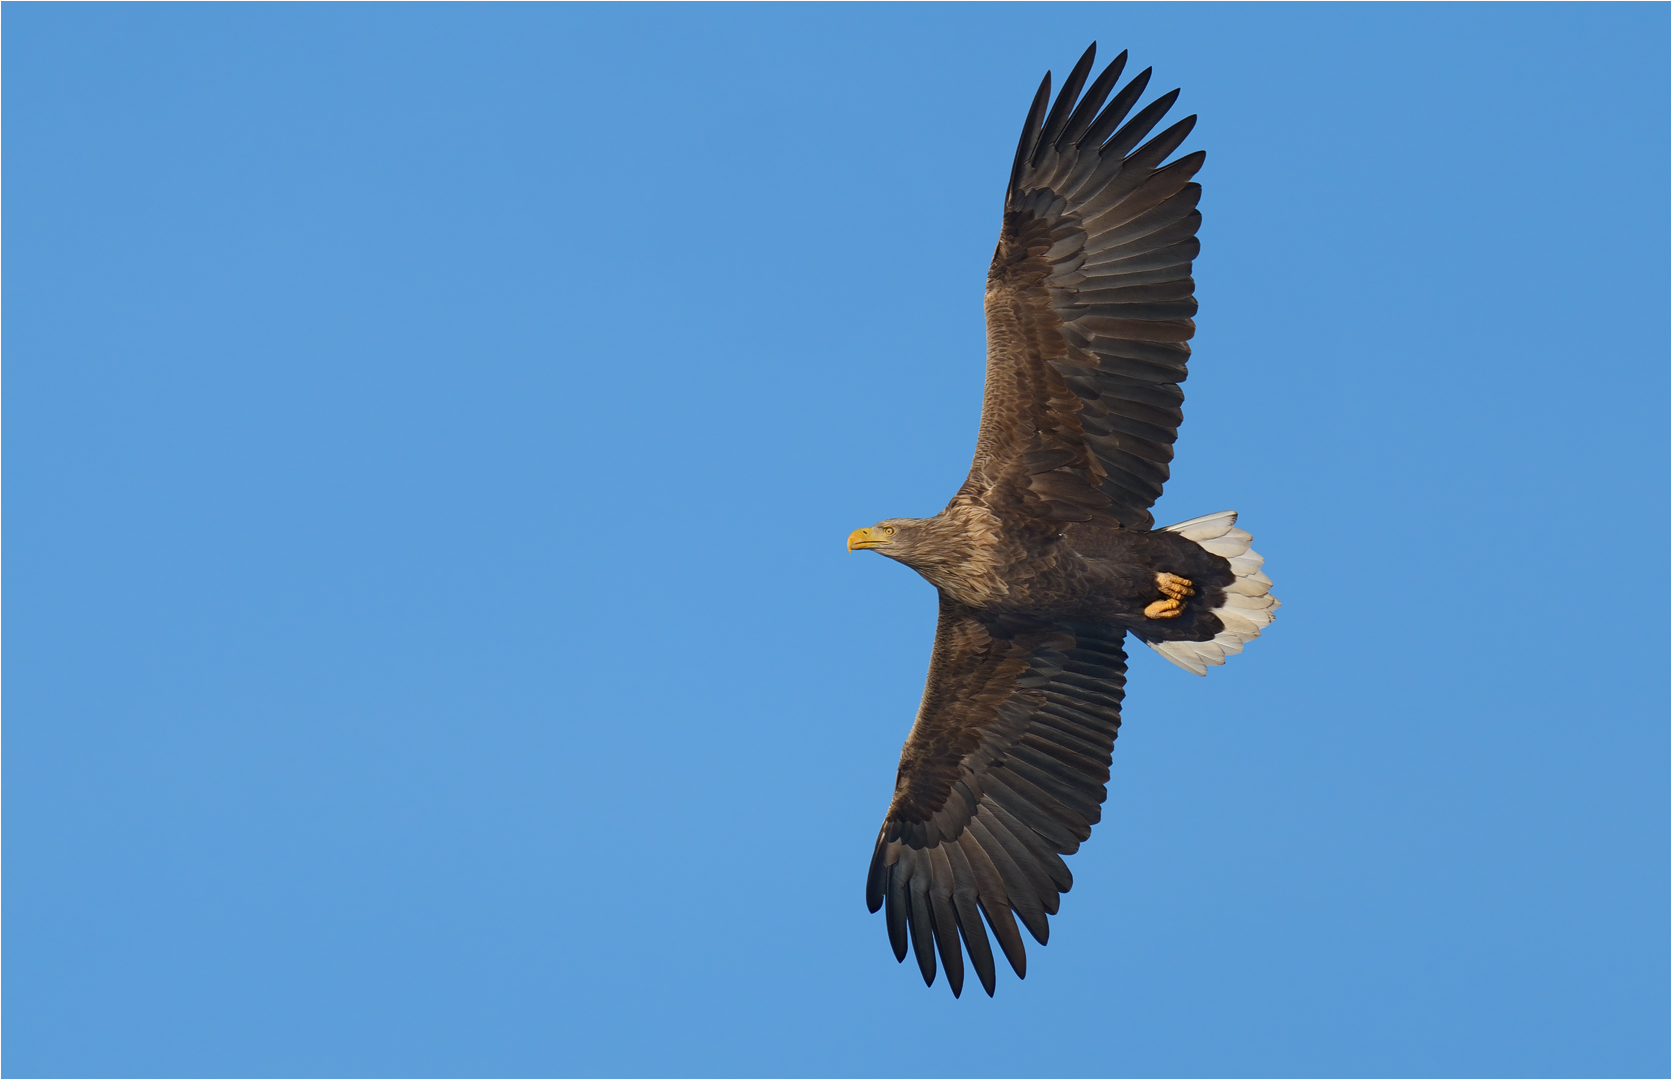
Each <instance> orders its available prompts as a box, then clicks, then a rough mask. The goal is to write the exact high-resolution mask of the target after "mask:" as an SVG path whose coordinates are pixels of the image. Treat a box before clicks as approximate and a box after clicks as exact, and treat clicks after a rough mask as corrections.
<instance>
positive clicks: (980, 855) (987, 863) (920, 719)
mask: <svg viewBox="0 0 1672 1080" xmlns="http://www.w3.org/2000/svg"><path fill="white" fill-rule="evenodd" d="M1122 636H1123V632H1122V631H1120V630H1118V629H1109V628H1092V627H1078V626H1074V625H1070V624H1053V623H1043V622H1020V621H1014V622H1008V623H1007V622H1005V621H1004V620H1003V619H1002V618H999V619H995V618H993V617H990V616H987V615H983V614H979V613H977V612H975V611H974V610H972V609H970V608H967V607H964V606H963V605H961V604H958V603H957V602H955V601H952V600H949V599H946V598H945V597H943V598H942V599H941V610H940V626H939V628H938V629H937V630H936V632H935V651H934V656H933V658H932V659H931V661H930V664H929V680H928V684H927V686H926V687H925V688H924V691H923V704H922V706H921V707H920V708H919V709H918V713H917V722H916V723H915V724H913V725H912V729H911V735H910V736H909V737H908V738H907V739H906V745H905V749H904V750H903V751H902V752H901V754H900V771H899V773H898V775H897V777H896V779H895V782H894V801H893V802H892V803H891V804H890V805H889V808H888V816H887V818H886V819H884V821H883V826H882V831H881V832H880V833H879V834H878V836H877V846H876V850H875V852H874V853H873V854H872V856H871V872H870V875H869V877H868V878H867V880H866V884H865V902H866V904H867V905H868V906H869V907H870V909H871V910H872V911H873V912H874V911H876V910H877V909H878V908H880V907H882V906H884V905H885V904H886V905H887V908H888V916H887V922H888V939H889V941H890V943H891V944H892V945H893V946H894V957H895V959H897V960H902V961H903V960H905V958H906V945H907V937H908V930H909V936H910V943H911V947H912V950H913V951H914V952H915V953H916V955H917V964H918V967H919V968H920V969H921V970H922V972H923V981H924V982H925V983H928V984H931V985H932V984H933V983H934V981H935V956H936V954H937V953H938V954H939V956H940V960H941V963H942V964H943V965H944V966H945V968H946V979H947V982H948V983H949V984H950V985H951V987H952V992H953V994H955V995H956V994H959V993H961V992H962V991H963V986H964V961H963V955H962V953H961V951H960V950H959V947H958V939H959V937H960V936H961V937H962V938H963V942H964V948H965V949H967V950H968V951H969V956H970V963H971V964H972V965H974V967H975V971H976V975H977V976H978V977H979V978H980V980H981V985H982V987H983V988H984V989H986V991H987V993H988V994H989V995H991V994H992V993H993V985H994V978H995V972H994V967H993V950H992V946H991V945H990V944H989V943H988V940H987V933H986V931H985V930H984V929H983V928H982V917H983V916H985V918H986V922H987V925H988V926H990V927H991V928H992V931H993V935H994V936H995V937H997V938H998V941H999V948H1000V949H1001V950H1002V951H1003V952H1004V955H1005V956H1006V957H1007V958H1008V959H1009V960H1010V964H1011V966H1012V967H1013V968H1015V969H1016V974H1017V975H1018V976H1025V975H1026V974H1027V953H1026V951H1025V950H1024V949H1023V947H1022V936H1021V934H1020V933H1018V932H1017V929H1016V920H1017V919H1020V920H1021V922H1022V925H1023V926H1025V927H1027V929H1028V932H1029V933H1031V934H1032V935H1033V936H1034V938H1035V939H1036V940H1038V941H1039V943H1040V944H1041V945H1043V944H1044V943H1045V941H1046V938H1047V937H1048V936H1049V934H1050V927H1049V926H1048V925H1047V923H1046V916H1047V915H1054V914H1056V912H1057V900H1058V896H1059V894H1061V893H1065V892H1067V891H1068V889H1069V886H1071V885H1072V884H1073V881H1074V879H1073V877H1072V875H1070V874H1069V872H1068V867H1067V865H1066V864H1065V863H1064V862H1063V861H1062V856H1064V855H1071V854H1073V853H1074V852H1075V851H1076V850H1078V848H1079V846H1080V842H1081V841H1082V840H1085V839H1086V838H1087V837H1088V836H1090V835H1091V827H1092V826H1093V825H1095V824H1096V823H1097V821H1098V819H1099V818H1100V817H1101V816H1102V805H1103V799H1104V796H1105V790H1104V784H1105V783H1106V782H1107V781H1108V779H1109V755H1110V752H1111V751H1112V750H1113V748H1114V743H1115V733H1116V730H1117V729H1118V728H1119V727H1120V702H1121V697H1122V696H1123V694H1124V693H1125V689H1124V688H1125V685H1126V653H1125V651H1124V650H1123V649H1122V648H1121V638H1122Z"/></svg>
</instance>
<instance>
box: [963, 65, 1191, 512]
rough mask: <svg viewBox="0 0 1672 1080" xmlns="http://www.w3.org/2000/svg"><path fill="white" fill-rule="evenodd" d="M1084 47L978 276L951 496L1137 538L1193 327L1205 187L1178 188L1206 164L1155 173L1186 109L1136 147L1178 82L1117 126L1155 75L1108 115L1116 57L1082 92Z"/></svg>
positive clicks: (1032, 125) (1043, 96) (1022, 155)
mask: <svg viewBox="0 0 1672 1080" xmlns="http://www.w3.org/2000/svg"><path fill="white" fill-rule="evenodd" d="M1095 51H1096V46H1095V45H1093V46H1092V48H1090V49H1088V50H1086V54H1085V55H1084V56H1083V57H1081V58H1080V62H1079V63H1078V64H1077V65H1076V66H1075V68H1074V70H1073V72H1071V73H1070V74H1069V77H1068V79H1067V80H1065V81H1064V83H1063V88H1062V93H1061V94H1059V95H1058V96H1057V100H1056V104H1055V105H1054V106H1052V108H1051V110H1050V113H1049V115H1046V112H1045V105H1046V102H1047V101H1048V100H1049V97H1050V89H1051V76H1050V74H1049V73H1047V74H1046V76H1045V81H1044V82H1043V83H1042V84H1041V85H1040V87H1039V93H1038V95H1037V96H1036V97H1035V98H1034V102H1033V108H1032V110H1031V111H1030V112H1029V114H1028V120H1027V124H1026V126H1025V127H1024V128H1023V131H1022V140H1021V143H1020V145H1019V146H1018V147H1017V149H1016V162H1015V166H1014V168H1013V170H1012V172H1011V177H1010V186H1009V188H1008V190H1007V192H1006V194H1005V206H1004V228H1003V230H1002V232H1001V233H1000V234H999V245H998V250H997V252H995V254H994V255H993V264H992V267H991V269H990V270H989V271H988V275H987V391H986V398H985V401H984V403H983V405H982V412H981V433H980V436H979V437H978V439H977V442H976V453H975V462H974V464H973V465H972V466H971V469H970V478H969V480H968V482H966V484H965V485H964V488H963V490H962V491H961V492H960V496H967V497H973V498H976V499H979V500H981V501H982V502H984V503H986V504H987V505H989V506H991V507H993V508H994V509H996V510H1000V511H1001V512H1002V510H1003V509H1004V508H1006V507H1007V506H1014V508H1015V509H1016V510H1018V511H1021V512H1022V513H1024V514H1026V515H1027V516H1031V517H1033V518H1035V519H1042V520H1047V521H1099V522H1102V523H1104V524H1110V523H1118V524H1120V525H1122V526H1124V527H1126V528H1129V529H1147V528H1150V527H1152V526H1153V524H1154V518H1152V517H1151V516H1150V512H1149V508H1150V506H1152V505H1153V504H1154V502H1155V500H1156V499H1157V498H1158V497H1159V496H1160V495H1161V486H1162V484H1164V483H1165V482H1166V480H1167V463H1168V462H1169V461H1171V460H1172V458H1173V440H1174V439H1175V438H1176V437H1177V436H1178V425H1179V422H1180V420H1181V419H1182V416H1183V414H1182V413H1181V412H1180V411H1179V406H1180V405H1181V404H1182V403H1183V401H1184V392H1183V391H1182V390H1180V389H1179V383H1181V382H1183V381H1184V377H1185V362H1186V361H1187V360H1188V359H1189V357H1190V346H1189V344H1187V343H1188V341H1189V339H1190V338H1191V336H1192V335H1193V334H1194V333H1195V331H1196V324H1195V323H1194V322H1193V321H1192V318H1191V317H1192V316H1193V315H1194V314H1195V313H1196V300H1195V296H1194V293H1195V289H1196V285H1195V281H1194V280H1193V279H1192V278H1191V276H1190V272H1191V260H1192V259H1194V258H1195V256H1196V252H1197V249H1198V247H1199V244H1198V243H1197V240H1196V229H1197V226H1199V225H1200V224H1201V220H1202V215H1201V214H1200V213H1198V212H1197V210H1196V202H1197V200H1198V199H1199V198H1200V196H1201V191H1202V189H1201V185H1199V184H1195V183H1191V182H1190V178H1191V177H1192V176H1194V175H1195V173H1196V170H1197V169H1199V168H1201V166H1202V160H1203V157H1204V155H1203V154H1202V153H1201V152H1200V151H1198V152H1196V153H1193V154H1188V155H1186V156H1184V157H1182V158H1180V159H1179V160H1177V161H1175V162H1173V163H1172V164H1170V165H1166V166H1162V165H1161V163H1162V162H1163V161H1164V160H1166V158H1167V156H1168V155H1169V154H1171V153H1172V152H1173V151H1174V150H1176V149H1177V148H1178V146H1179V144H1180V143H1181V142H1183V141H1184V137H1185V136H1186V135H1187V134H1189V132H1190V129H1191V128H1192V127H1193V126H1194V125H1195V122H1196V118H1195V117H1194V116H1191V117H1187V118H1186V119H1184V120H1181V121H1179V122H1178V123H1176V124H1174V125H1173V126H1172V127H1169V128H1168V129H1167V130H1165V131H1163V132H1162V133H1161V134H1159V135H1157V136H1156V137H1155V138H1153V139H1151V140H1150V141H1149V142H1147V143H1145V144H1144V145H1142V146H1139V145H1138V144H1139V142H1140V141H1141V140H1142V139H1143V138H1144V136H1146V135H1148V134H1149V132H1150V131H1151V129H1153V128H1154V127H1155V125H1156V123H1157V122H1158V121H1159V120H1160V119H1161V117H1162V116H1163V115H1164V114H1165V113H1166V112H1167V110H1168V109H1169V108H1170V107H1171V106H1172V104H1173V101H1174V99H1175V98H1177V97H1178V91H1177V90H1174V91H1172V92H1171V93H1168V94H1164V95H1162V96H1161V97H1160V98H1158V99H1157V100H1155V101H1154V102H1152V103H1151V104H1149V105H1148V106H1146V107H1145V108H1143V109H1141V110H1140V111H1139V112H1138V113H1137V115H1135V116H1133V117H1132V119H1131V120H1130V121H1127V122H1126V123H1125V124H1124V125H1123V126H1120V127H1119V130H1116V128H1117V125H1121V121H1122V120H1125V119H1126V116H1127V114H1128V112H1130V111H1131V109H1132V107H1133V106H1134V105H1135V104H1137V102H1138V99H1139V98H1140V97H1141V96H1142V94H1143V91H1144V87H1145V86H1146V85H1148V83H1149V75H1150V73H1149V71H1148V70H1147V69H1146V70H1145V71H1144V72H1143V73H1142V74H1140V75H1139V76H1138V77H1137V78H1135V79H1133V80H1132V81H1131V82H1129V83H1127V85H1126V86H1125V87H1124V88H1123V89H1122V90H1121V91H1120V92H1119V93H1117V94H1115V95H1114V97H1113V98H1112V99H1110V100H1109V102H1108V104H1107V106H1104V100H1105V99H1106V98H1108V96H1109V92H1110V91H1111V90H1112V89H1113V88H1114V86H1115V83H1116V82H1117V81H1118V80H1119V76H1120V73H1121V70H1122V68H1123V67H1124V65H1125V62H1126V54H1125V53H1121V55H1120V56H1119V57H1117V58H1116V59H1115V61H1114V63H1112V64H1110V65H1109V67H1108V68H1107V69H1105V70H1104V72H1103V73H1102V74H1101V75H1099V76H1098V77H1097V79H1096V81H1095V82H1093V83H1092V85H1091V87H1090V89H1088V90H1087V91H1086V94H1085V97H1084V98H1083V99H1080V98H1079V94H1080V88H1081V87H1082V86H1083V85H1084V84H1085V79H1086V76H1087V74H1089V72H1090V71H1091V66H1092V57H1093V55H1094V54H1095ZM1077 99H1078V104H1076V100H1077ZM1135 147H1136V149H1134V148H1135Z"/></svg>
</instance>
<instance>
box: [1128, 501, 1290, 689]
mask: <svg viewBox="0 0 1672 1080" xmlns="http://www.w3.org/2000/svg"><path fill="white" fill-rule="evenodd" d="M1236 524H1237V514H1236V511H1235V510H1224V511H1221V512H1220V513H1217V514H1208V515H1206V516H1205V517H1199V518H1191V519H1190V520H1189V521H1181V522H1179V523H1178V524H1177V525H1168V526H1167V527H1166V529H1165V531H1166V532H1175V533H1178V534H1179V535H1180V536H1183V537H1184V538H1185V539H1186V540H1194V541H1196V543H1198V544H1200V545H1202V547H1203V548H1205V549H1206V550H1208V551H1211V552H1213V553H1214V554H1215V555H1218V556H1220V557H1221V558H1224V559H1226V560H1229V562H1230V564H1231V572H1232V573H1234V574H1236V580H1235V581H1234V582H1232V583H1231V584H1230V585H1229V586H1228V587H1227V588H1226V590H1225V602H1224V604H1222V605H1221V606H1219V607H1217V608H1214V609H1213V613H1214V614H1215V615H1217V616H1219V621H1220V622H1221V623H1223V624H1224V626H1225V628H1224V629H1223V630H1221V631H1220V632H1219V633H1217V634H1215V635H1214V637H1213V640H1211V641H1150V642H1145V644H1147V645H1148V646H1149V647H1150V648H1152V649H1154V650H1155V651H1156V652H1158V653H1160V654H1161V655H1162V656H1164V657H1166V658H1167V659H1168V660H1170V661H1171V662H1173V663H1175V664H1177V665H1178V666H1179V667H1181V668H1183V669H1184V670H1186V671H1189V672H1193V673H1195V674H1197V675H1206V674H1207V673H1208V668H1209V667H1217V666H1219V665H1220V664H1223V663H1224V662H1225V658H1226V657H1227V656H1230V655H1232V654H1234V653H1239V652H1242V647H1243V645H1245V644H1246V643H1248V642H1250V641H1253V640H1254V639H1255V638H1257V637H1259V636H1260V631H1261V630H1263V629H1264V628H1265V627H1267V626H1269V625H1271V621H1272V619H1274V618H1276V616H1277V609H1278V608H1279V607H1282V605H1281V604H1280V603H1278V601H1277V597H1275V596H1273V595H1271V578H1269V577H1267V576H1266V575H1265V574H1264V573H1262V572H1261V571H1260V567H1261V565H1263V564H1264V563H1265V561H1266V560H1265V559H1263V558H1262V557H1261V556H1260V554H1259V553H1258V552H1256V551H1254V550H1253V549H1252V548H1251V547H1249V545H1250V544H1251V543H1253V541H1254V538H1253V537H1252V536H1249V535H1248V534H1247V533H1246V532H1243V531H1242V530H1241V529H1239V528H1237V527H1236Z"/></svg>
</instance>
